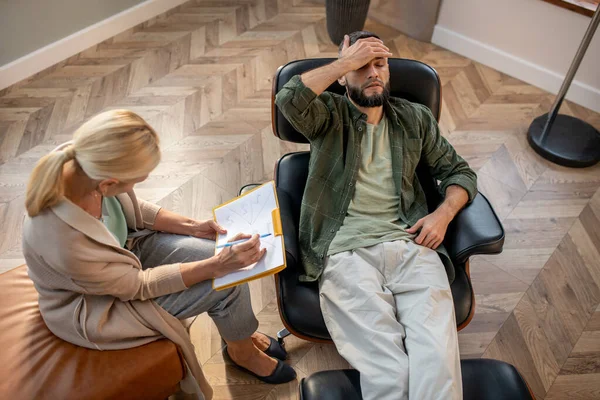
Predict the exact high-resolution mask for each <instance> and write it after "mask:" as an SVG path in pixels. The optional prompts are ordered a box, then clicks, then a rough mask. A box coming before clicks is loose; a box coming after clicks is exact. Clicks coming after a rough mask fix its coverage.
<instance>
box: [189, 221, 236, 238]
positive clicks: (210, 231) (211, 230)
mask: <svg viewBox="0 0 600 400" xmlns="http://www.w3.org/2000/svg"><path fill="white" fill-rule="evenodd" d="M191 232H192V236H195V237H197V238H203V239H210V240H215V239H216V238H217V233H222V234H225V233H227V230H225V229H224V228H223V227H222V226H221V225H219V224H217V223H216V222H215V221H213V220H212V219H207V220H206V221H193V222H192V226H191Z"/></svg>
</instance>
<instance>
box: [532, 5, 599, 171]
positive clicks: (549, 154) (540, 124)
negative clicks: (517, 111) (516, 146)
mask: <svg viewBox="0 0 600 400" xmlns="http://www.w3.org/2000/svg"><path fill="white" fill-rule="evenodd" d="M599 22H600V6H598V8H596V12H595V13H594V16H593V17H592V22H590V25H589V27H588V29H587V31H586V33H585V35H584V36H583V40H582V41H581V44H580V45H579V49H578V50H577V54H575V58H574V59H573V63H572V64H571V67H570V68H569V71H568V72H567V76H566V77H565V80H564V81H563V84H562V86H561V88H560V91H559V92H558V95H557V96H556V100H555V101H554V105H553V106H552V108H551V109H550V112H549V113H547V114H544V115H541V116H539V117H537V118H536V119H534V120H533V122H532V123H531V125H530V126H529V131H528V132H527V139H528V141H529V144H530V146H531V147H532V148H533V149H534V150H535V151H536V152H537V153H538V154H539V155H541V156H542V157H544V158H545V159H547V160H550V161H552V162H554V163H556V164H559V165H564V166H566V167H576V168H583V167H589V166H591V165H594V164H596V163H597V162H598V161H600V132H598V131H597V130H596V129H595V128H594V127H593V126H591V125H590V124H588V123H586V122H584V121H582V120H580V119H578V118H574V117H570V116H568V115H559V114H558V110H559V109H560V106H561V104H562V102H563V100H564V98H565V95H566V94H567V91H568V90H569V86H570V85H571V82H572V81H573V77H574V76H575V73H576V72H577V69H578V68H579V64H581V60H582V59H583V56H584V55H585V52H586V50H587V48H588V46H589V44H590V42H591V41H592V37H593V36H594V32H596V28H598V23H599ZM598 69H599V71H600V65H599V66H598Z"/></svg>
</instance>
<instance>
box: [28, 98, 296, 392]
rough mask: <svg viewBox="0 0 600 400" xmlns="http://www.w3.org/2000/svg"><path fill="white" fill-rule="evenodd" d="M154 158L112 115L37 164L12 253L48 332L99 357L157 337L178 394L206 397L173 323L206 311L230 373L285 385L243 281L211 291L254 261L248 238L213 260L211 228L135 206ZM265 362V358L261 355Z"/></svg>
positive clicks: (138, 133)
mask: <svg viewBox="0 0 600 400" xmlns="http://www.w3.org/2000/svg"><path fill="white" fill-rule="evenodd" d="M159 161H160V150H159V139H158V136H157V134H156V132H155V131H154V130H153V129H152V128H151V127H150V126H149V125H148V124H147V123H146V122H145V121H144V120H143V119H142V118H141V117H139V116H138V115H136V114H134V113H132V112H130V111H127V110H113V111H108V112H105V113H102V114H100V115H97V116H95V117H94V118H92V119H91V120H89V121H88V122H87V123H85V124H83V125H82V126H81V127H80V128H79V129H78V130H77V131H76V132H75V134H74V138H73V140H72V141H71V142H70V143H69V144H66V145H64V146H62V147H61V148H59V149H57V150H55V151H53V152H51V153H50V154H48V155H46V156H45V157H44V158H42V159H41V160H40V161H39V162H38V164H37V166H36V167H35V169H34V171H33V173H32V175H31V178H30V180H29V185H28V187H27V195H26V207H27V214H28V216H27V217H26V220H25V224H24V228H23V252H24V255H25V259H26V261H27V265H28V267H29V270H28V271H29V276H30V277H31V279H32V280H33V282H34V283H35V287H36V289H37V291H38V292H39V306H40V311H41V314H42V316H43V318H44V321H45V322H46V324H47V325H48V328H49V329H50V330H51V331H52V332H53V333H54V334H56V335H57V336H58V337H60V338H62V339H64V340H66V341H68V342H71V343H73V344H76V345H79V346H83V347H87V348H91V349H100V350H111V349H123V348H129V347H135V346H140V345H143V344H145V343H148V342H151V341H153V340H156V339H159V338H161V337H166V338H168V339H170V340H172V341H173V342H175V343H176V344H177V345H178V346H179V347H180V348H181V349H182V351H183V354H184V356H185V361H186V364H187V367H188V373H187V374H186V376H185V378H184V380H183V381H182V382H181V388H182V390H183V391H184V392H187V393H196V394H197V395H198V397H199V398H206V399H209V398H211V397H212V390H211V388H210V386H209V385H208V383H207V381H206V379H205V378H204V376H203V374H202V370H201V368H200V366H199V364H198V361H197V359H196V357H195V355H194V350H193V346H192V344H191V342H190V338H189V336H188V334H187V331H186V330H185V328H184V327H183V325H182V324H181V323H180V322H179V320H183V319H186V318H189V317H192V316H195V315H198V314H201V313H203V312H208V314H209V315H210V317H211V318H212V319H213V321H214V322H215V324H216V326H217V328H218V329H219V333H220V334H221V336H222V337H223V339H224V340H225V341H226V342H227V348H226V354H227V355H229V356H230V357H231V359H232V360H233V361H234V363H235V364H236V365H237V366H238V367H240V368H241V369H243V370H245V371H247V372H249V373H251V374H253V375H254V376H256V377H258V378H259V379H261V380H263V381H265V382H268V383H284V382H288V381H291V380H293V379H294V378H295V377H296V374H295V372H294V370H293V369H292V368H291V367H290V366H288V365H287V364H285V363H283V362H282V361H281V360H282V359H285V357H286V353H285V350H283V348H281V346H279V344H278V343H277V341H275V340H273V339H272V338H269V337H268V336H265V335H263V334H260V333H257V332H256V329H257V327H258V322H257V320H256V318H255V316H254V314H253V312H252V307H251V304H250V295H249V290H248V286H247V285H240V286H237V287H235V288H232V289H228V290H224V291H214V290H212V282H211V281H212V278H215V277H219V276H222V275H225V274H227V273H229V272H232V271H235V270H237V269H239V268H242V267H245V266H247V265H249V264H252V263H254V262H256V261H257V260H259V259H260V258H261V257H262V256H263V254H264V251H261V250H260V243H259V239H258V236H256V235H255V236H253V237H250V236H246V235H243V236H239V237H237V238H236V239H239V238H249V240H248V241H246V242H244V243H241V244H238V245H235V246H232V247H230V248H228V249H227V250H226V251H223V252H221V253H220V254H219V255H214V245H215V244H214V239H215V235H216V232H217V231H222V228H221V227H219V226H218V225H216V224H215V223H214V221H210V220H209V221H195V220H190V219H188V218H185V217H182V216H180V215H177V214H175V213H172V212H169V211H167V210H165V209H162V208H160V207H158V206H156V205H154V204H150V203H148V202H145V201H143V200H141V199H138V198H137V197H136V195H135V193H134V191H133V187H134V185H135V184H136V183H140V182H142V181H144V180H145V179H146V178H147V177H148V174H149V173H150V172H151V171H152V170H153V169H154V168H155V167H156V166H157V165H158V163H159ZM272 357H275V358H272Z"/></svg>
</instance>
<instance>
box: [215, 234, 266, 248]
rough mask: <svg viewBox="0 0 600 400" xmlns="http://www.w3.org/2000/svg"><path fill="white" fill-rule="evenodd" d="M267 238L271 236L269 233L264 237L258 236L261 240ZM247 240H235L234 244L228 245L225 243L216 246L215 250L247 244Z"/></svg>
mask: <svg viewBox="0 0 600 400" xmlns="http://www.w3.org/2000/svg"><path fill="white" fill-rule="evenodd" d="M267 236H271V234H270V233H265V234H264V235H260V238H261V239H262V238H265V237H267ZM248 240H250V239H241V240H236V241H235V242H229V243H225V244H220V245H218V246H217V249H220V248H223V247H231V246H234V245H236V244H240V243H244V242H247V241H248Z"/></svg>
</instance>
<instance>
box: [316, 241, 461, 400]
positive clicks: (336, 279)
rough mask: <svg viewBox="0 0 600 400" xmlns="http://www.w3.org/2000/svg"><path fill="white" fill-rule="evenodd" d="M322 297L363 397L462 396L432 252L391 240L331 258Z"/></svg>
mask: <svg viewBox="0 0 600 400" xmlns="http://www.w3.org/2000/svg"><path fill="white" fill-rule="evenodd" d="M320 297H321V309H322V311H323V317H324V319H325V323H326V325H327V329H328V330H329V333H330V334H331V337H332V339H333V341H334V343H335V345H336V347H337V349H338V352H339V353H340V354H341V355H342V357H344V358H345V359H346V360H347V361H348V363H350V365H352V367H353V368H355V369H357V370H358V371H359V372H360V384H361V389H362V395H363V399H364V400H392V399H393V400H398V399H411V400H433V399H440V400H450V399H456V400H460V399H462V380H461V372H460V354H459V350H458V334H457V331H456V317H455V315H454V303H453V301H452V292H451V291H450V285H449V283H448V277H447V275H446V271H445V269H444V265H443V264H442V261H441V260H440V258H439V256H438V255H437V253H436V252H435V251H433V250H431V249H428V248H426V247H423V246H419V245H417V244H415V243H412V242H406V241H396V242H387V243H382V244H378V245H375V246H371V247H367V248H359V249H356V250H354V251H346V252H342V253H338V254H334V255H332V256H330V257H329V258H328V259H327V262H326V265H325V270H324V271H323V275H322V277H321V280H320Z"/></svg>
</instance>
